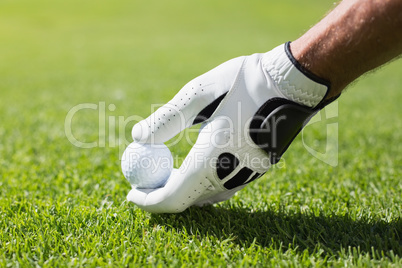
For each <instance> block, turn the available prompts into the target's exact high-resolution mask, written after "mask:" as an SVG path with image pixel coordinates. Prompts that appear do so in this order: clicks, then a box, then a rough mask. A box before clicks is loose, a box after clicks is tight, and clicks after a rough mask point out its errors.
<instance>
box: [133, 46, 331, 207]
mask: <svg viewBox="0 0 402 268" xmlns="http://www.w3.org/2000/svg"><path fill="white" fill-rule="evenodd" d="M328 89H329V83H328V82H326V81H324V80H322V79H320V78H318V77H315V76H314V75H313V74H311V73H309V72H308V71H306V70H305V69H303V67H302V66H300V65H299V64H298V63H297V62H296V60H295V59H294V58H293V56H292V55H291V52H290V49H289V43H286V44H283V45H280V46H278V47H276V48H275V49H273V50H271V51H270V52H267V53H264V54H253V55H251V56H244V57H239V58H235V59H232V60H229V61H227V62H225V63H223V64H221V65H220V66H218V67H216V68H214V69H212V70H211V71H209V72H207V73H205V74H203V75H201V76H199V77H197V78H195V79H194V80H192V81H191V82H189V83H188V84H187V85H185V86H184V87H183V88H182V89H181V90H180V91H179V92H178V93H177V95H176V96H175V97H174V98H173V99H172V100H171V101H169V102H168V103H167V104H166V105H164V106H163V107H161V108H159V109H158V110H157V111H156V112H155V113H153V114H152V115H151V116H149V117H148V118H147V119H145V120H143V121H141V122H139V123H138V124H136V125H135V126H134V127H133V130H132V136H133V139H134V140H135V141H139V142H146V143H163V142H166V141H168V140H169V139H171V138H172V137H174V136H175V135H176V134H178V133H179V132H181V131H182V130H183V129H185V128H187V127H190V126H192V125H194V124H197V123H202V126H201V129H200V132H199V135H198V139H197V142H196V144H195V145H194V146H193V148H192V149H191V151H190V152H189V154H188V155H187V157H186V159H185V160H184V162H183V164H182V165H181V167H180V168H179V169H176V170H174V171H173V172H172V174H171V176H170V177H169V179H168V181H167V183H166V184H165V186H164V187H161V188H158V189H137V188H133V189H132V190H131V191H130V193H129V194H128V196H127V199H128V200H129V201H131V202H133V203H135V204H136V205H137V206H139V207H140V208H142V209H143V210H145V211H149V212H154V213H177V212H181V211H183V210H185V209H186V208H188V207H190V206H192V205H198V206H202V205H205V204H213V203H216V202H220V201H223V200H227V199H229V198H230V197H232V196H233V195H234V194H235V193H236V192H237V191H239V190H240V189H242V188H244V187H245V186H246V184H248V183H249V182H251V181H253V180H255V179H257V178H259V177H261V176H262V175H263V174H264V173H265V172H266V171H267V170H268V169H269V167H270V165H272V164H275V163H277V162H278V161H279V159H280V157H281V156H282V154H283V153H284V152H285V151H286V149H287V148H288V146H289V145H290V143H291V142H292V141H293V139H294V138H295V137H296V135H297V134H298V133H299V132H300V130H301V129H302V127H303V126H304V124H306V123H307V121H308V120H309V119H310V118H311V117H312V116H313V115H314V114H315V113H316V112H317V111H318V110H319V109H320V108H322V107H323V106H325V105H326V104H327V103H328V102H327V101H323V100H324V98H325V96H326V94H327V92H328Z"/></svg>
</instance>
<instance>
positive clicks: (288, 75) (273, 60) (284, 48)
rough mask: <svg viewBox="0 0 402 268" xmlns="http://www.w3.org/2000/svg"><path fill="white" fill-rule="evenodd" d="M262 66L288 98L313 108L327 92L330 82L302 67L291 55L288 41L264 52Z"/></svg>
mask: <svg viewBox="0 0 402 268" xmlns="http://www.w3.org/2000/svg"><path fill="white" fill-rule="evenodd" d="M262 66H263V68H264V69H265V71H267V73H268V74H269V76H270V77H271V79H272V80H273V81H274V82H275V84H276V87H277V90H278V91H279V92H280V93H281V94H282V95H284V97H286V98H287V99H288V100H291V101H294V102H296V103H299V104H301V105H305V106H308V107H311V108H315V107H316V106H317V105H318V104H319V103H320V102H321V101H323V99H324V98H325V96H326V95H327V94H328V91H329V88H330V83H329V81H326V80H324V79H322V78H320V77H318V76H316V75H314V74H313V73H311V72H310V71H308V70H307V69H306V68H304V67H303V66H302V65H301V64H300V63H299V62H297V60H296V59H295V58H294V57H293V55H292V53H291V51H290V42H287V43H285V44H282V45H280V46H278V47H276V48H274V49H273V50H271V51H269V52H267V53H265V55H264V56H263V58H262Z"/></svg>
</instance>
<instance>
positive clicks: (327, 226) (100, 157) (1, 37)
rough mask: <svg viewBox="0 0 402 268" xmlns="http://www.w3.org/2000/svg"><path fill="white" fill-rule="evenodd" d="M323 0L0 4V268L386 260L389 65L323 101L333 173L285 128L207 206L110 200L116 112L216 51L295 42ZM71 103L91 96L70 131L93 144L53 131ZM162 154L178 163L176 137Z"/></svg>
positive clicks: (389, 260)
mask: <svg viewBox="0 0 402 268" xmlns="http://www.w3.org/2000/svg"><path fill="white" fill-rule="evenodd" d="M333 6H334V4H333V1H327V0H325V1H317V0H316V1H313V0H306V1H296V0H284V1H276V2H271V1H257V0H251V1H239V0H234V1H226V0H225V1H212V0H207V1H199V0H191V1H177V0H173V1H166V2H163V1H154V0H151V1H137V0H132V1H126V0H117V1H103V0H102V1H88V0H85V1H77V0H72V1H50V0H48V1H45V0H39V1H23V0H2V1H0V227H1V228H0V241H1V242H0V266H5V265H10V266H15V265H17V264H19V265H22V266H23V265H40V266H55V265H56V266H80V265H88V266H113V265H123V266H124V265H129V264H141V265H150V266H154V265H155V266H157V265H176V266H177V265H183V264H188V265H190V264H191V265H198V266H211V265H217V266H238V265H250V266H254V265H260V266H265V265H267V264H268V263H270V264H272V265H279V266H282V265H283V266H316V265H317V266H320V265H329V266H332V265H335V266H338V265H340V266H342V265H343V264H345V265H358V266H366V265H369V264H373V265H383V266H387V265H397V264H398V263H399V264H401V259H400V256H401V254H402V249H401V242H400V241H401V237H402V233H401V232H402V231H401V230H402V223H401V221H400V217H401V211H402V208H401V202H402V198H401V196H402V186H401V185H402V184H401V183H400V178H401V175H402V171H401V170H402V154H401V152H402V146H401V144H402V134H401V132H400V129H402V118H401V114H402V108H401V105H400V101H401V100H402V92H401V85H402V75H401V70H402V62H401V61H400V60H398V61H394V62H393V63H391V64H389V65H387V66H385V67H384V68H381V70H379V71H377V72H375V73H374V74H371V75H368V76H367V77H365V78H362V79H360V81H358V82H357V83H355V84H353V85H352V86H351V87H350V89H349V90H348V91H347V92H346V93H345V94H344V96H343V97H342V98H341V99H340V100H339V102H338V103H336V105H337V108H338V111H339V116H338V117H337V118H336V119H335V122H336V123H338V129H339V137H338V141H339V161H338V162H339V163H338V165H337V166H336V167H332V166H329V165H327V164H325V163H323V162H322V161H320V160H318V159H316V158H314V157H312V155H311V154H309V153H308V152H307V151H306V149H305V147H304V144H303V142H302V140H301V138H300V137H298V138H297V139H296V141H295V142H294V144H293V145H292V147H291V148H290V150H289V151H288V152H287V153H286V154H285V156H284V162H283V163H282V165H281V166H280V168H279V167H277V168H273V169H272V171H271V172H268V173H267V175H265V176H264V177H263V178H262V179H260V180H259V181H257V182H255V183H253V184H252V185H251V186H249V187H247V188H246V189H245V190H243V191H242V192H241V193H240V194H239V195H237V196H236V197H235V198H233V199H232V200H230V201H228V202H225V203H223V204H221V205H218V206H216V207H214V208H206V209H190V210H189V211H187V212H185V213H182V214H179V215H177V216H175V215H171V216H155V215H150V214H147V213H144V212H143V211H141V210H139V209H138V208H136V207H135V206H134V205H132V204H128V203H126V202H125V195H126V194H127V192H128V191H129V189H130V186H129V184H128V183H127V182H126V181H125V179H124V177H123V176H122V174H121V171H120V161H119V157H120V155H121V153H122V150H123V149H124V147H125V146H126V145H127V144H126V142H128V141H130V131H131V127H132V126H133V124H134V123H135V120H129V119H130V116H138V117H146V116H148V115H149V114H150V113H151V109H152V105H153V104H162V103H165V102H167V101H168V100H169V99H170V98H172V97H173V96H174V94H175V93H176V92H177V91H178V90H179V89H180V88H181V87H182V86H183V85H184V84H186V83H187V82H188V81H189V80H191V79H193V78H194V77H196V76H198V75H200V74H202V73H204V72H206V71H208V70H209V69H211V68H213V67H215V66H216V65H218V64H220V63H222V62H224V61H226V60H228V59H231V58H234V57H237V56H240V55H247V54H251V53H255V52H265V51H268V50H270V49H272V48H273V47H275V46H277V45H279V44H281V43H284V42H286V41H289V40H294V39H296V38H297V37H298V36H300V35H301V34H303V32H305V31H306V30H307V29H308V28H309V27H311V26H312V25H314V23H316V22H318V21H319V20H320V18H322V17H323V16H324V14H326V12H327V11H328V10H329V9H331V8H332V7H333ZM77 105H92V106H93V105H95V106H93V109H85V110H81V111H80V112H79V113H77V114H75V115H74V117H73V120H72V128H71V129H72V134H73V135H74V137H75V138H76V139H77V140H79V141H82V142H87V143H90V142H97V146H95V147H93V148H79V147H77V146H75V145H74V144H72V143H71V142H70V140H69V139H68V137H67V136H66V132H65V120H66V117H67V115H68V113H69V111H71V109H74V107H77ZM92 106H90V107H92ZM102 107H104V111H105V112H104V113H102V109H103V108H102ZM99 112H101V114H102V116H104V120H103V119H102V120H101V121H99ZM131 118H134V117H131ZM135 118H137V117H135ZM135 118H134V119H135ZM113 120H114V121H113ZM119 120H122V121H119ZM119 122H120V123H119ZM323 128H325V124H316V125H315V126H311V127H309V128H308V129H306V131H305V135H306V139H307V140H308V141H309V144H315V145H316V146H317V148H325V147H323V146H325V142H326V140H325V139H326V136H325V133H324V132H323ZM193 136H194V135H193ZM171 149H172V151H173V153H174V154H175V156H177V157H179V158H180V159H182V158H184V157H185V155H186V153H187V151H188V150H189V149H190V146H189V145H188V144H187V143H186V141H181V142H179V143H178V144H177V145H174V146H172V147H171ZM179 162H180V161H179ZM178 164H180V163H177V164H176V165H178ZM211 226H214V227H211ZM230 226H232V227H230ZM191 241H192V242H191ZM194 245H199V247H198V248H197V247H196V246H194ZM203 245H206V246H205V247H204V246H203ZM186 248H187V249H190V250H185V249H186Z"/></svg>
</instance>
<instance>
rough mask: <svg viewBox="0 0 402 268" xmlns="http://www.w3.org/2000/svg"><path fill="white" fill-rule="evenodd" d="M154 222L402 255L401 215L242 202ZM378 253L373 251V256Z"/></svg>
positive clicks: (236, 236) (244, 240)
mask: <svg viewBox="0 0 402 268" xmlns="http://www.w3.org/2000/svg"><path fill="white" fill-rule="evenodd" d="M151 223H153V224H159V225H163V226H165V228H175V229H177V230H178V231H180V230H183V229H184V230H185V231H186V232H187V233H190V234H194V235H197V236H200V238H201V239H202V238H203V237H205V236H208V237H211V236H213V237H216V238H217V239H219V240H224V239H228V238H231V239H232V241H233V242H234V243H237V244H239V245H241V246H243V247H248V246H251V245H252V244H256V245H259V246H261V247H272V248H277V249H278V248H280V247H281V248H283V249H285V250H286V249H287V248H292V249H296V250H298V251H303V250H305V249H308V250H309V252H315V251H316V250H317V249H318V248H320V249H322V250H324V253H325V254H329V255H338V254H339V253H340V252H342V251H343V250H345V251H346V252H347V251H348V248H349V247H351V248H356V249H357V250H358V252H359V253H361V254H363V253H368V254H370V255H372V257H381V256H384V255H385V256H391V255H398V256H400V257H401V256H402V220H401V219H400V218H399V219H395V220H394V221H392V222H385V221H382V220H372V219H359V220H354V219H352V218H351V217H350V216H349V215H345V216H337V215H332V216H321V215H319V216H315V215H308V214H303V213H296V212H295V213H291V212H289V211H287V212H285V211H270V210H268V211H254V212H253V211H250V210H247V209H242V208H230V209H228V208H222V207H212V206H211V207H206V208H190V209H188V210H187V211H185V212H183V213H181V214H176V215H167V214H159V215H158V214H155V215H152V218H151ZM373 255H375V256H373Z"/></svg>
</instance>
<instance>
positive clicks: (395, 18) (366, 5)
mask: <svg viewBox="0 0 402 268" xmlns="http://www.w3.org/2000/svg"><path fill="white" fill-rule="evenodd" d="M291 51H292V54H293V56H294V57H295V58H296V60H298V62H299V63H300V64H302V65H303V66H304V67H305V68H307V69H308V70H310V71H311V72H312V73H314V74H315V75H317V76H319V77H321V78H324V79H326V80H328V81H330V83H331V91H330V93H329V95H328V98H330V97H332V96H336V95H338V94H340V92H341V91H342V90H343V89H344V88H345V87H346V86H347V85H348V84H349V83H351V82H352V81H353V80H355V79H357V78H358V77H359V76H361V75H362V74H364V73H365V72H367V71H370V70H372V69H374V68H376V67H378V66H381V65H382V64H384V63H386V62H388V61H389V60H391V59H393V58H395V57H396V56H398V55H399V54H400V53H402V0H344V1H342V2H341V3H340V4H339V5H338V6H337V7H336V8H335V9H334V10H333V11H331V12H330V13H329V14H328V15H327V16H326V17H325V18H324V19H323V20H321V21H320V22H319V23H318V24H316V25H315V26H314V27H313V28H311V29H310V30H309V31H308V32H306V33H305V34H304V35H303V36H301V37H300V38H299V39H297V40H295V41H294V42H292V43H291Z"/></svg>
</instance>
